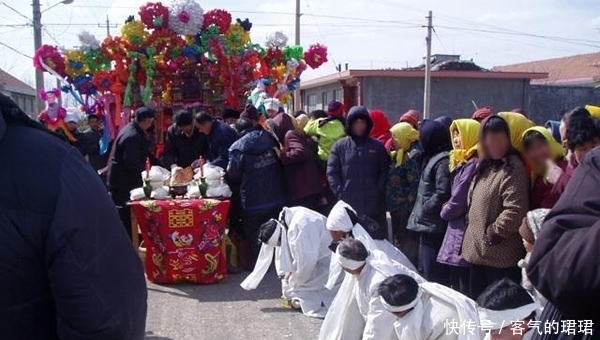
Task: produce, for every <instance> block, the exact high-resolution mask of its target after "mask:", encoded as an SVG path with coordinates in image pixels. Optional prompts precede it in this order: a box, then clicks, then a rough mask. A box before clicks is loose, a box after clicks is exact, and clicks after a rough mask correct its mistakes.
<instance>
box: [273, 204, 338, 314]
mask: <svg viewBox="0 0 600 340" xmlns="http://www.w3.org/2000/svg"><path fill="white" fill-rule="evenodd" d="M281 216H283V217H284V219H285V223H286V224H287V226H288V230H287V239H288V246H289V250H290V252H289V253H290V255H291V257H292V268H293V269H292V274H291V276H290V278H289V281H288V282H286V281H285V280H282V291H283V294H284V296H285V297H286V298H287V299H289V300H291V299H298V300H299V301H300V306H301V307H302V312H303V313H304V315H307V316H311V317H319V318H324V317H325V314H326V313H327V309H328V308H329V306H330V305H331V302H332V301H333V298H334V296H335V294H336V293H337V290H338V289H339V286H340V284H341V281H340V282H339V283H338V284H337V285H335V286H334V287H333V288H332V290H329V289H327V288H325V284H326V283H327V278H328V276H329V264H330V258H331V254H332V252H331V250H330V249H329V245H330V244H331V242H332V238H331V234H330V233H329V231H328V230H327V229H326V228H325V223H326V221H327V219H326V217H325V216H323V215H321V214H319V213H317V212H315V211H312V210H310V209H307V208H303V207H292V208H283V210H282V213H281ZM283 246H284V245H283V244H282V247H283Z"/></svg>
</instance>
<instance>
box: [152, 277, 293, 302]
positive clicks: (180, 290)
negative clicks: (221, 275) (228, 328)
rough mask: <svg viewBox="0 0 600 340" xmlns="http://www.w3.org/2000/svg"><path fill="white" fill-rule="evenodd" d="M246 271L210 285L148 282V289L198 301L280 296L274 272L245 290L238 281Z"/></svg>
mask: <svg viewBox="0 0 600 340" xmlns="http://www.w3.org/2000/svg"><path fill="white" fill-rule="evenodd" d="M246 276H248V273H243V274H236V275H231V276H229V277H228V278H227V280H226V281H224V282H222V283H218V284H212V285H192V284H177V285H158V284H148V290H149V291H151V292H158V293H162V294H170V295H174V296H178V297H184V298H189V299H194V300H197V301H199V302H234V301H256V300H268V299H278V298H279V297H281V283H280V281H279V279H278V278H277V275H276V274H275V273H274V272H269V273H267V274H266V275H265V277H264V279H263V280H262V282H261V284H260V285H259V286H258V288H256V289H255V290H250V291H246V290H243V289H242V287H240V283H241V282H242V281H243V280H244V279H245V278H246Z"/></svg>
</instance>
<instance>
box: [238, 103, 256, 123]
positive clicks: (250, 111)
mask: <svg viewBox="0 0 600 340" xmlns="http://www.w3.org/2000/svg"><path fill="white" fill-rule="evenodd" d="M240 118H245V119H248V120H253V121H258V120H259V119H260V116H259V114H258V110H257V109H256V107H254V105H248V106H246V109H245V110H244V112H242V114H241V115H240Z"/></svg>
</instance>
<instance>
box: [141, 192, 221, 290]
mask: <svg viewBox="0 0 600 340" xmlns="http://www.w3.org/2000/svg"><path fill="white" fill-rule="evenodd" d="M229 205H230V202H229V201H218V200H214V199H194V200H162V201H154V200H152V201H139V202H134V203H133V204H132V213H133V214H135V217H136V218H137V220H138V223H139V225H140V230H141V231H142V236H143V238H144V244H145V245H146V263H145V265H146V275H147V277H148V280H149V281H151V282H156V283H178V282H192V283H215V282H220V281H222V280H223V279H225V278H226V277H227V258H226V254H225V251H224V249H225V247H224V245H223V237H224V235H225V228H226V226H227V220H228V216H229V215H228V214H229Z"/></svg>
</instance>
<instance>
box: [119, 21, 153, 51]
mask: <svg viewBox="0 0 600 340" xmlns="http://www.w3.org/2000/svg"><path fill="white" fill-rule="evenodd" d="M121 35H122V37H123V40H124V41H125V42H126V43H128V44H130V45H131V46H133V47H139V46H142V45H143V44H144V41H145V40H146V37H148V32H147V31H146V26H144V23H143V22H141V21H139V20H131V21H129V22H126V23H125V24H124V25H123V27H121Z"/></svg>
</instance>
